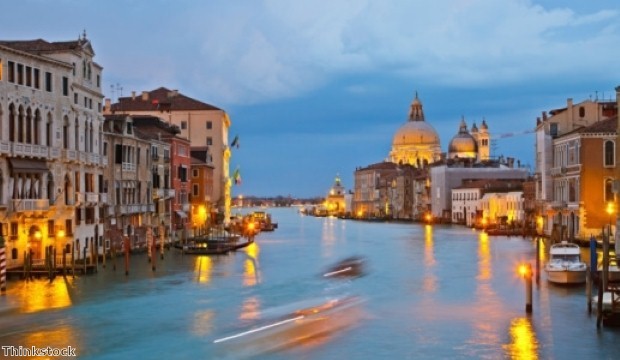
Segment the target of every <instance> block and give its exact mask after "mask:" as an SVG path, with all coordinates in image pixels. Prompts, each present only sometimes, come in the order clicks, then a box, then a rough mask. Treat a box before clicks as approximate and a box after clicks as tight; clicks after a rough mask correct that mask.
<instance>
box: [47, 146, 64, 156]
mask: <svg viewBox="0 0 620 360" xmlns="http://www.w3.org/2000/svg"><path fill="white" fill-rule="evenodd" d="M49 150H50V152H49V158H50V159H60V155H61V151H60V149H59V148H56V147H51V148H49Z"/></svg>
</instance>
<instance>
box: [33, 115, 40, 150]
mask: <svg viewBox="0 0 620 360" xmlns="http://www.w3.org/2000/svg"><path fill="white" fill-rule="evenodd" d="M40 128H41V111H40V110H39V109H37V110H36V111H35V112H34V129H33V134H32V142H33V144H37V145H41V144H40V141H39V131H40Z"/></svg>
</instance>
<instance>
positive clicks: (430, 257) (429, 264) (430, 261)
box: [422, 225, 437, 294]
mask: <svg viewBox="0 0 620 360" xmlns="http://www.w3.org/2000/svg"><path fill="white" fill-rule="evenodd" d="M434 266H435V249H434V243H433V227H432V226H431V225H426V226H424V270H425V274H424V278H423V280H422V289H423V290H424V293H426V294H431V293H434V292H435V291H437V276H436V275H435V274H434V272H433V267H434Z"/></svg>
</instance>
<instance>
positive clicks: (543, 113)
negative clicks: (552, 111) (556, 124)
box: [542, 111, 547, 122]
mask: <svg viewBox="0 0 620 360" xmlns="http://www.w3.org/2000/svg"><path fill="white" fill-rule="evenodd" d="M542 121H543V122H545V121H547V112H546V111H543V112H542Z"/></svg>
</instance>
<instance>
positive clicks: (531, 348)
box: [504, 317, 538, 359]
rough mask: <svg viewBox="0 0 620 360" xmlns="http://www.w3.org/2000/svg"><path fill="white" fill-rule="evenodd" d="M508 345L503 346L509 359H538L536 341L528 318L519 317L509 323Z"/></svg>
mask: <svg viewBox="0 0 620 360" xmlns="http://www.w3.org/2000/svg"><path fill="white" fill-rule="evenodd" d="M509 333H510V343H509V344H508V345H504V349H505V351H506V356H507V357H509V358H511V359H538V340H537V339H536V332H535V331H534V327H533V325H532V322H531V320H530V318H527V317H519V318H515V319H513V320H512V322H511V323H510V331H509Z"/></svg>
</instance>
